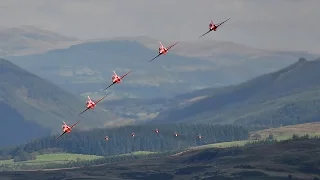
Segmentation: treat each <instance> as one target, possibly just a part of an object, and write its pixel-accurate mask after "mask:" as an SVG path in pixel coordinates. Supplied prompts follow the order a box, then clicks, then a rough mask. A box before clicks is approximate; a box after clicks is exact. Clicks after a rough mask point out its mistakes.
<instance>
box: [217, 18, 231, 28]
mask: <svg viewBox="0 0 320 180" xmlns="http://www.w3.org/2000/svg"><path fill="white" fill-rule="evenodd" d="M229 19H230V18H228V19H227V20H225V21H223V22H221V23H219V24H218V25H217V27H219V26H221V25H222V24H223V23H225V22H227V21H229Z"/></svg>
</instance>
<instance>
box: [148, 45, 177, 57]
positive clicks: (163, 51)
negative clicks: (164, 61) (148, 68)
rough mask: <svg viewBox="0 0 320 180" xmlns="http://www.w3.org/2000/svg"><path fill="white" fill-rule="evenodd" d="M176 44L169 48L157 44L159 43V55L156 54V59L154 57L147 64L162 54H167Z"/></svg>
mask: <svg viewBox="0 0 320 180" xmlns="http://www.w3.org/2000/svg"><path fill="white" fill-rule="evenodd" d="M178 42H179V41H178ZM178 42H176V43H174V44H172V45H171V46H169V47H167V48H166V47H164V46H163V45H162V43H161V42H159V43H160V47H159V54H158V55H157V56H156V57H154V58H153V59H151V60H150V61H149V62H151V61H153V60H155V59H156V58H157V57H159V56H160V55H162V54H167V52H168V51H169V50H170V49H171V48H172V47H173V46H175V45H176V44H178Z"/></svg>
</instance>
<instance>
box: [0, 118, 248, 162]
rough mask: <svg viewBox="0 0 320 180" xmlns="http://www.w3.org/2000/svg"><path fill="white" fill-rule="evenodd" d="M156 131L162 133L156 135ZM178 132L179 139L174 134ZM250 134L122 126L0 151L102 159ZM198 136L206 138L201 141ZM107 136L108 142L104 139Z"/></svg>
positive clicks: (201, 127)
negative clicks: (94, 156) (50, 153)
mask: <svg viewBox="0 0 320 180" xmlns="http://www.w3.org/2000/svg"><path fill="white" fill-rule="evenodd" d="M156 128H157V129H158V130H159V133H156V132H155V129H156ZM175 132H176V133H177V134H178V136H175V135H174V134H175ZM131 133H135V136H134V137H132V136H131ZM248 133H249V132H248V130H247V129H245V128H243V127H240V126H235V125H207V124H173V125H172V124H170V125H159V126H157V127H154V126H150V125H141V126H123V127H117V128H107V129H95V130H90V131H77V130H76V129H75V130H73V132H72V133H70V134H66V135H64V136H62V137H61V138H60V139H58V140H56V137H57V136H49V137H45V138H42V139H37V140H34V141H32V142H29V143H26V144H24V145H21V146H18V147H14V148H5V149H1V150H0V155H1V159H11V158H14V157H15V156H20V155H21V154H25V153H24V152H27V153H32V152H41V151H42V152H43V151H45V150H46V149H47V150H48V149H53V150H54V151H61V152H67V153H79V154H92V155H100V156H110V155H117V154H125V153H130V152H134V151H152V152H163V151H174V150H179V149H183V148H186V147H190V146H196V145H204V144H210V143H217V142H225V141H236V140H244V139H248ZM199 134H200V135H201V137H203V138H199V137H198V135H199ZM106 136H108V138H109V139H108V140H105V137H106ZM48 151H50V150H48ZM30 157H32V156H30Z"/></svg>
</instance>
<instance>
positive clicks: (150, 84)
mask: <svg viewBox="0 0 320 180" xmlns="http://www.w3.org/2000/svg"><path fill="white" fill-rule="evenodd" d="M172 50H174V49H172ZM156 55H157V52H156V51H152V50H150V49H147V48H145V47H143V46H142V45H141V44H139V43H136V42H129V41H107V42H95V43H85V44H81V45H75V46H72V47H70V48H68V49H63V50H54V51H50V52H48V53H46V54H41V55H31V56H24V57H8V58H9V59H10V60H11V61H12V62H14V63H16V64H18V65H19V66H21V67H23V68H26V69H28V70H30V71H32V72H35V73H36V74H38V75H39V76H41V77H44V78H46V79H49V80H51V81H53V82H55V83H56V84H59V85H60V86H62V87H64V88H66V89H68V90H70V91H73V92H76V93H84V92H92V91H99V90H100V89H102V88H104V87H105V86H107V85H108V84H109V83H110V82H111V76H112V70H116V72H117V73H118V74H119V75H121V74H123V73H125V72H126V71H128V70H129V69H133V70H134V71H133V72H132V73H131V74H130V75H129V76H127V77H126V78H125V79H124V82H123V83H122V84H121V85H116V86H117V87H113V88H111V90H117V92H118V94H120V95H122V94H125V93H127V94H133V95H135V96H149V97H150V96H151V97H154V96H155V95H156V94H155V93H154V92H155V91H157V95H159V96H162V95H164V94H165V95H170V94H171V93H172V94H177V93H180V91H181V90H182V89H181V87H185V88H186V89H191V88H194V87H196V86H204V85H205V84H207V83H210V84H213V85H214V84H215V82H217V81H220V79H216V80H210V78H209V77H208V76H209V75H210V76H218V73H216V72H212V71H211V70H210V69H211V67H214V64H213V63H211V62H208V61H206V60H201V59H196V58H187V57H182V56H177V55H172V54H170V53H169V54H168V55H166V56H163V57H159V58H158V59H156V60H155V61H153V62H152V63H149V62H148V61H149V60H150V59H152V58H153V57H154V56H156ZM203 68H206V69H204V70H202V69H203ZM195 72H197V74H198V75H199V76H201V77H204V78H205V79H203V81H200V82H199V80H198V79H199V78H198V76H195V74H194V73H195ZM206 81H210V82H206ZM221 82H222V80H221Z"/></svg>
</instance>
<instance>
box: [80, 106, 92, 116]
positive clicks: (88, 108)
mask: <svg viewBox="0 0 320 180" xmlns="http://www.w3.org/2000/svg"><path fill="white" fill-rule="evenodd" d="M88 109H90V108H87V109H85V110H83V111H82V112H81V113H79V114H78V116H79V115H80V114H82V113H84V112H86V111H87V110H88Z"/></svg>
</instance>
